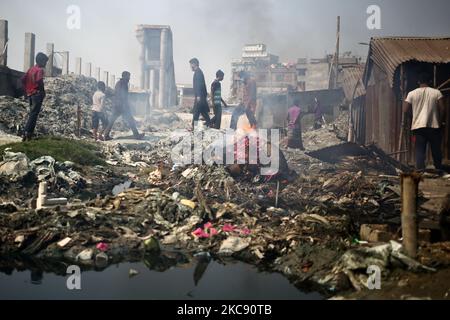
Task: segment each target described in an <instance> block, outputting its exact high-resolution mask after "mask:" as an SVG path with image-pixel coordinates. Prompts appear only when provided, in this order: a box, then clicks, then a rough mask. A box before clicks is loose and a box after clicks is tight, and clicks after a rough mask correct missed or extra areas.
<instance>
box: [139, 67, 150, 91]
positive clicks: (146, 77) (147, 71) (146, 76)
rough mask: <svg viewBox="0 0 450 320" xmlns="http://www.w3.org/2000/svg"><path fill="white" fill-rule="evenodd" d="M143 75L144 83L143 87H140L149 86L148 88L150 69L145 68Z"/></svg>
mask: <svg viewBox="0 0 450 320" xmlns="http://www.w3.org/2000/svg"><path fill="white" fill-rule="evenodd" d="M144 76H145V83H144V87H143V88H141V89H143V90H149V88H150V69H146V70H145V73H144Z"/></svg>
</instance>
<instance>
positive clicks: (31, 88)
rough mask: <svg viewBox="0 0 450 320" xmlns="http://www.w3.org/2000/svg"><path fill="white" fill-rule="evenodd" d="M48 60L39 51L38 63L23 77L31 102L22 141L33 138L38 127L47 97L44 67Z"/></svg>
mask: <svg viewBox="0 0 450 320" xmlns="http://www.w3.org/2000/svg"><path fill="white" fill-rule="evenodd" d="M47 61H48V57H47V56H46V55H45V54H43V53H42V52H39V53H38V54H37V55H36V65H34V66H33V67H31V68H30V69H29V70H28V71H27V73H26V74H25V75H24V76H23V77H22V79H21V80H22V87H23V88H24V90H25V95H26V96H27V98H28V100H29V102H30V113H29V114H28V120H27V123H26V125H25V129H24V133H23V137H22V141H27V140H31V138H32V137H33V133H34V129H35V128H36V122H37V119H38V117H39V113H40V112H41V107H42V102H43V101H44V98H45V88H44V68H45V66H46V65H47Z"/></svg>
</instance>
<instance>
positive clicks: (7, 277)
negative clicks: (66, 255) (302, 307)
mask: <svg viewBox="0 0 450 320" xmlns="http://www.w3.org/2000/svg"><path fill="white" fill-rule="evenodd" d="M0 271H1V272H0V299H2V300H5V299H64V300H65V299H183V300H185V299H186V300H196V299H199V300H209V299H254V300H277V299H288V300H316V299H322V296H321V295H320V294H318V293H308V294H307V293H304V292H301V291H300V290H298V289H297V288H296V287H295V286H294V285H292V284H291V283H290V282H289V281H288V280H287V279H286V278H284V277H283V276H282V275H281V274H277V273H265V272H259V271H258V270H257V269H256V268H254V267H252V266H250V265H248V264H244V263H241V262H236V263H227V264H225V265H224V264H220V263H218V262H215V261H211V262H209V263H204V264H202V263H198V264H196V265H195V264H192V265H191V264H189V265H184V266H177V267H171V268H169V269H167V270H165V271H164V272H159V271H156V270H151V269H149V267H147V265H146V264H145V263H143V262H140V263H121V264H117V265H111V266H109V267H108V268H106V269H104V270H102V271H94V270H91V271H84V272H83V271H82V272H81V290H69V289H68V288H67V280H68V279H69V276H70V275H56V274H54V273H50V272H42V271H41V270H39V269H32V270H28V269H26V270H22V269H21V271H17V270H12V269H9V270H8V269H6V268H2V269H1V270H0Z"/></svg>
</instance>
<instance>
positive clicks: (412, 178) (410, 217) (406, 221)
mask: <svg viewBox="0 0 450 320" xmlns="http://www.w3.org/2000/svg"><path fill="white" fill-rule="evenodd" d="M420 180H421V175H419V174H417V173H412V174H402V175H401V195H402V235H403V248H404V251H405V253H406V254H407V255H408V256H409V257H410V258H413V259H415V258H416V256H417V235H418V224H417V194H418V192H419V182H420Z"/></svg>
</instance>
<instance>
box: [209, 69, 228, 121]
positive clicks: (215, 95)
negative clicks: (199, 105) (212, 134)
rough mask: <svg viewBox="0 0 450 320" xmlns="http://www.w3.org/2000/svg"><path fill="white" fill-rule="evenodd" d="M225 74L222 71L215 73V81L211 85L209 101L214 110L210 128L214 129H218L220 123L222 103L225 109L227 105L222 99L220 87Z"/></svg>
mask: <svg viewBox="0 0 450 320" xmlns="http://www.w3.org/2000/svg"><path fill="white" fill-rule="evenodd" d="M224 76H225V74H224V73H223V71H222V70H219V71H217V72H216V79H215V80H214V81H213V83H212V84H211V100H212V105H213V108H214V117H213V118H212V119H211V127H212V128H215V129H220V125H221V122H222V103H223V105H224V106H225V108H226V107H227V104H226V103H225V101H223V99H222V85H221V83H220V82H221V81H222V80H223V77H224Z"/></svg>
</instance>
